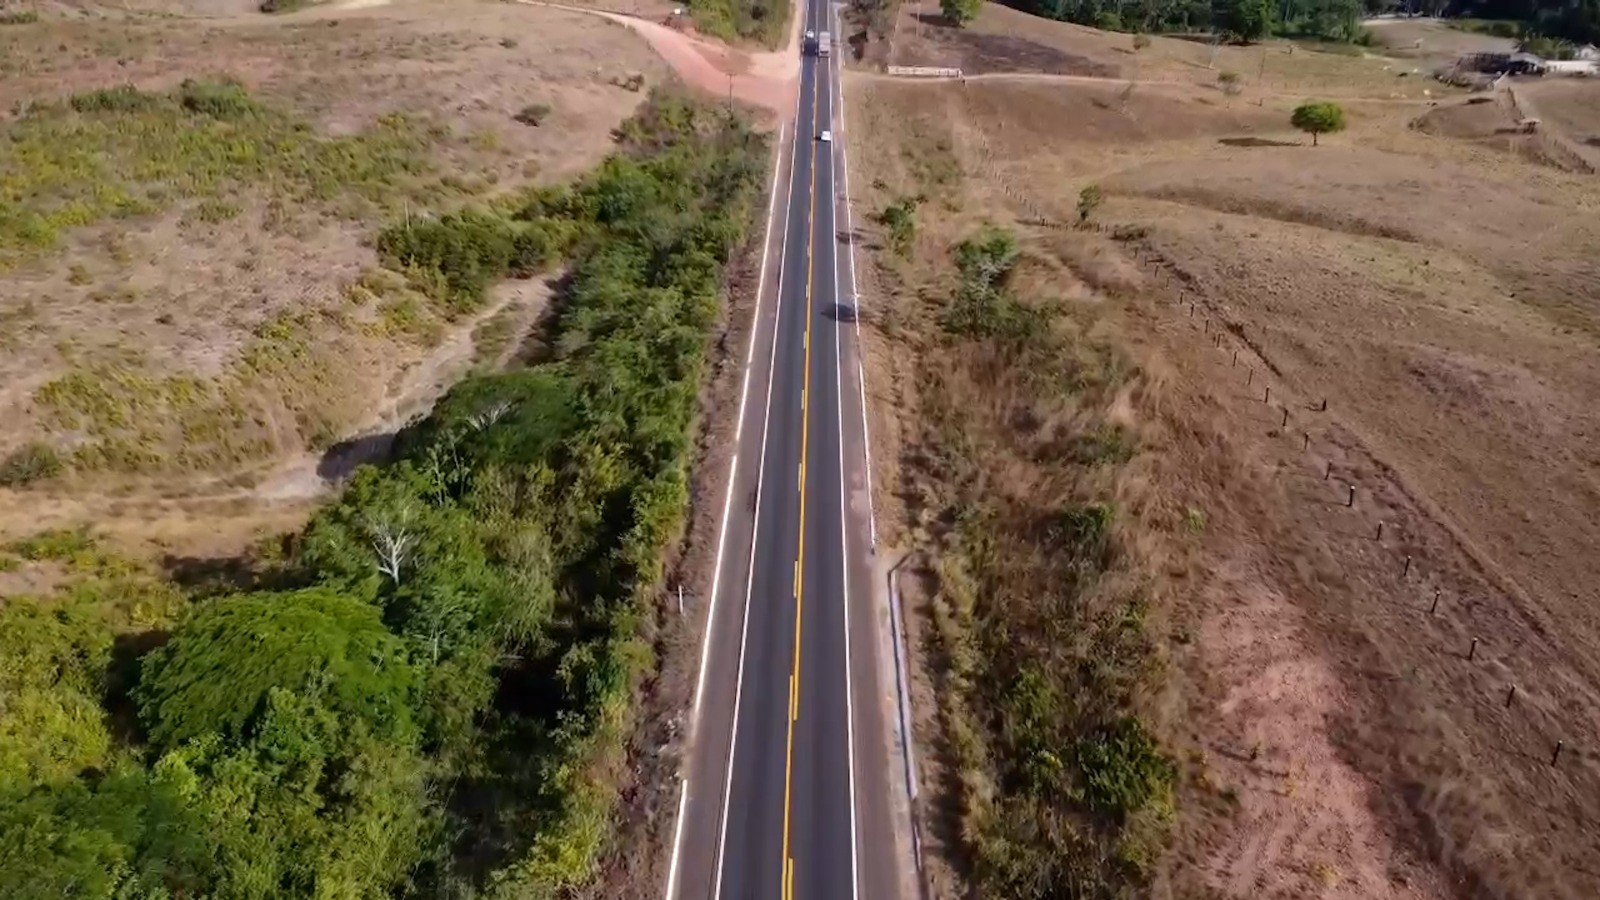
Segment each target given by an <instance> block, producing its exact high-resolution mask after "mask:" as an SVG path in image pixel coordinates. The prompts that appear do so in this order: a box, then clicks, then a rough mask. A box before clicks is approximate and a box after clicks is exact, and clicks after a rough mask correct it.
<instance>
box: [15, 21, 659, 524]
mask: <svg viewBox="0 0 1600 900" xmlns="http://www.w3.org/2000/svg"><path fill="white" fill-rule="evenodd" d="M134 6H135V7H138V4H134ZM235 7H236V4H215V3H204V4H197V3H190V4H186V5H181V6H175V7H173V8H171V9H167V8H162V9H161V10H159V12H160V13H161V14H160V15H155V14H148V15H147V14H143V13H128V12H124V11H117V12H108V11H104V10H101V9H99V8H97V7H92V6H83V7H81V8H74V7H66V6H62V7H53V6H52V7H49V8H45V9H44V12H43V14H42V16H41V18H40V20H39V21H38V22H36V23H27V24H17V25H8V26H4V27H0V109H3V110H6V112H5V113H0V129H4V130H5V131H6V133H7V136H8V139H9V140H10V141H11V144H10V146H11V147H12V151H13V152H11V153H10V154H7V155H5V156H0V199H4V200H5V201H6V204H7V207H6V210H7V211H6V212H5V213H4V214H0V322H3V323H4V327H3V328H0V350H3V352H0V420H3V421H5V422H6V428H5V429H4V430H3V432H0V470H3V471H0V474H3V475H4V476H5V479H4V480H5V482H6V483H7V484H8V485H9V486H10V487H11V488H12V489H13V492H8V491H7V490H6V488H5V487H0V497H3V498H4V499H3V500H0V509H4V510H7V511H8V512H6V513H5V514H4V515H3V517H0V535H5V534H13V533H16V532H19V531H31V530H34V529H37V528H38V527H40V526H42V525H54V524H65V523H68V522H71V521H74V520H81V519H88V518H93V519H96V520H98V521H99V522H101V523H102V524H103V525H106V526H108V527H110V528H111V529H112V530H113V531H116V530H118V529H123V530H126V531H129V532H133V533H136V534H137V535H138V536H140V537H157V536H160V535H161V534H162V532H163V529H172V530H174V531H175V532H182V533H183V534H184V535H186V536H187V537H196V536H198V537H200V538H203V537H204V536H205V535H208V534H216V533H218V532H228V531H229V530H230V528H232V529H233V530H234V531H235V532H237V531H241V530H242V531H243V532H245V533H248V531H249V529H250V528H251V527H252V526H253V523H254V522H255V521H256V517H257V516H258V515H259V516H261V517H263V518H262V521H266V522H270V523H271V524H273V525H278V524H281V517H279V518H278V521H273V520H274V516H273V514H271V513H270V511H269V512H263V511H262V510H263V509H264V508H265V507H263V506H261V505H259V504H258V503H257V502H256V501H267V506H269V507H270V506H271V504H272V503H274V502H278V501H284V502H290V501H295V500H296V499H298V498H303V497H308V496H310V495H313V494H316V493H317V492H318V491H319V490H320V489H321V485H322V478H321V477H320V475H327V474H338V472H339V471H342V470H344V469H345V468H347V467H348V466H349V465H350V464H351V461H352V460H353V459H357V458H359V456H360V454H361V452H362V446H361V445H357V446H354V447H350V446H343V445H341V442H343V441H345V440H346V439H348V438H351V437H354V436H356V435H358V434H362V433H365V432H368V431H370V430H375V429H376V430H383V429H387V428H392V427H393V426H394V425H395V424H396V423H397V422H398V421H399V420H402V419H403V418H404V417H405V416H406V415H407V414H409V413H410V412H412V411H414V410H416V409H418V408H421V407H423V406H425V404H426V403H427V402H429V401H430V400H431V398H432V397H434V396H436V395H437V393H438V391H439V390H440V389H441V388H442V387H443V386H445V385H447V384H448V383H449V382H450V381H452V380H453V379H455V378H457V377H460V375H461V374H463V373H464V372H465V371H467V370H468V369H469V368H470V367H472V366H473V365H488V364H493V363H495V362H497V361H499V360H500V359H503V358H505V357H506V356H508V355H509V354H512V353H514V352H515V351H516V345H517V343H518V341H519V340H520V339H521V338H522V336H523V335H524V333H525V332H526V331H527V330H528V328H530V327H531V326H532V324H533V322H534V320H535V319H536V318H537V314H538V312H539V310H540V308H541V307H542V305H543V288H542V287H540V286H537V285H535V284H533V283H531V282H518V283H512V284H510V285H509V286H505V287H503V288H499V289H497V290H496V292H495V293H494V294H493V295H492V297H491V301H490V303H489V304H488V305H487V306H486V307H481V308H453V307H451V306H449V305H445V304H441V303H439V302H436V301H432V300H429V299H428V298H427V297H426V296H425V295H424V293H423V292H421V291H418V290H415V289H413V287H412V286H409V285H407V283H406V279H405V278H404V277H402V276H401V275H399V274H396V273H385V272H383V271H381V263H380V260H379V257H378V254H377V252H376V251H375V249H374V237H375V236H376V233H377V232H378V230H379V229H380V228H381V227H382V226H384V225H386V224H390V223H393V222H397V221H401V220H402V219H403V218H404V217H406V216H412V217H419V216H424V215H428V214H430V213H431V212H433V211H436V210H445V209H452V208H455V207H457V206H460V205H462V204H464V203H470V202H474V201H479V200H484V199H487V198H489V197H491V196H493V195H496V194H499V193H503V192H506V191H508V190H513V189H515V188H516V187H518V186H519V185H524V184H529V183H548V182H554V181H559V180H564V179H567V178H570V177H572V176H574V175H576V174H578V173H580V172H582V171H584V170H586V169H587V168H589V167H590V166H591V165H592V164H593V163H594V162H595V161H596V160H598V159H599V158H600V157H601V156H602V155H604V154H605V153H606V152H608V150H609V149H610V148H611V146H612V140H611V134H610V133H611V130H612V128H613V127H615V126H616V125H617V124H618V123H619V122H620V121H621V120H622V119H623V118H625V117H626V116H627V115H629V114H630V113H631V112H632V111H633V110H634V109H635V108H636V107H637V105H638V104H639V103H640V101H641V100H642V99H643V97H644V92H643V90H644V89H648V86H649V85H652V84H656V83H659V82H660V81H661V80H662V79H663V78H665V77H667V73H666V70H665V68H664V66H663V65H662V64H661V62H660V61H659V58H658V57H657V56H656V55H655V54H654V53H653V52H652V51H651V50H650V49H649V47H648V46H647V45H646V44H645V42H644V41H642V40H640V39H639V38H637V37H636V36H634V35H633V34H631V33H630V32H629V31H628V30H627V29H625V28H622V27H620V26H617V25H614V24H611V23H608V22H605V21H602V20H599V19H597V18H593V17H588V16H584V15H578V14H573V13H568V12H562V11H556V10H550V9H544V8H539V7H532V6H510V5H505V4H497V3H487V2H485V3H466V4H459V3H455V4H439V3H433V2H415V3H397V4H393V5H383V6H372V5H370V4H368V5H365V6H364V7H362V8H351V9H336V8H331V7H322V8H317V9H313V10H309V11H306V12H302V13H296V14H292V15H280V16H266V15H261V14H257V13H254V12H253V11H250V10H245V9H238V8H235ZM191 17H197V18H191ZM189 79H193V80H194V82H195V83H193V84H191V85H189V86H187V87H185V86H184V83H185V82H186V80H189ZM235 83H236V85H235ZM129 85H131V86H132V87H133V88H134V89H136V90H134V91H128V90H125V89H124V87H123V86H129ZM96 91H100V92H102V93H94V92H96ZM213 95H215V96H213ZM217 97H220V98H221V99H220V100H218V99H216V98H217ZM230 104H231V105H230ZM335 448H336V452H334V453H332V454H329V455H327V456H324V454H325V453H327V452H328V451H330V450H331V449H335ZM319 470H320V471H319ZM201 515H203V516H205V517H206V520H205V524H204V525H203V526H200V527H198V528H196V527H189V526H186V525H184V524H183V522H184V521H185V520H193V519H194V518H195V517H196V516H201ZM152 518H154V519H158V520H166V521H165V524H161V525H157V526H151V525H150V524H149V521H148V520H150V519H152ZM230 523H233V524H231V525H230ZM235 525H236V526H237V527H234V526H235Z"/></svg>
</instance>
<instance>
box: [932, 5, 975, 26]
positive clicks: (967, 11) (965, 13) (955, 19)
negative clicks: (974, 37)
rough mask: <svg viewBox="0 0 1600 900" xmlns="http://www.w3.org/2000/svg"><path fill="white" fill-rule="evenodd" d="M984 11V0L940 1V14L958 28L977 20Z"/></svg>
mask: <svg viewBox="0 0 1600 900" xmlns="http://www.w3.org/2000/svg"><path fill="white" fill-rule="evenodd" d="M982 10H983V0H939V12H941V13H943V14H944V17H945V21H947V22H949V23H950V24H952V25H955V26H956V27H960V26H962V25H965V24H966V23H968V22H971V21H972V20H973V19H976V18H977V17H978V13H979V12H981V11H982Z"/></svg>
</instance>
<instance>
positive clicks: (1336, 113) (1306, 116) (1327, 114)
mask: <svg viewBox="0 0 1600 900" xmlns="http://www.w3.org/2000/svg"><path fill="white" fill-rule="evenodd" d="M1289 124H1291V125H1293V126H1294V127H1296V128H1298V129H1300V130H1301V131H1304V132H1308V133H1309V134H1310V135H1311V146H1313V147H1315V146H1316V145H1317V135H1319V134H1332V133H1334V132H1337V131H1343V130H1344V109H1343V108H1342V107H1340V106H1339V104H1337V103H1329V102H1327V101H1313V102H1311V103H1302V104H1300V105H1299V106H1297V107H1295V108H1294V113H1293V114H1291V115H1290V117H1289Z"/></svg>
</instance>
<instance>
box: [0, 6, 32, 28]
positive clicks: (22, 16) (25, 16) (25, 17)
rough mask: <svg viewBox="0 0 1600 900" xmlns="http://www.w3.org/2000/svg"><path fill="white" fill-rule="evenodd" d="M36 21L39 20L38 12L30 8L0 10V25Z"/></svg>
mask: <svg viewBox="0 0 1600 900" xmlns="http://www.w3.org/2000/svg"><path fill="white" fill-rule="evenodd" d="M37 21H39V14H38V13H36V12H34V11H33V10H31V9H8V10H3V11H0V25H32V24H33V23H35V22H37Z"/></svg>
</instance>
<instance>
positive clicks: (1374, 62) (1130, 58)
mask: <svg viewBox="0 0 1600 900" xmlns="http://www.w3.org/2000/svg"><path fill="white" fill-rule="evenodd" d="M1148 37H1149V39H1150V44H1149V46H1147V47H1144V48H1143V49H1135V48H1134V45H1133V35H1131V34H1119V33H1114V32H1105V31H1099V30H1096V29H1093V28H1088V27H1085V26H1082V25H1074V24H1071V23H1068V22H1048V21H1045V20H1042V19H1039V18H1038V17H1036V16H1032V15H1029V14H1027V13H1023V12H1019V11H1017V10H1014V9H1011V8H1010V7H1007V6H1002V5H1001V4H999V3H985V4H984V5H983V9H982V11H981V12H979V14H978V16H977V18H976V19H974V20H973V21H971V22H969V23H968V24H966V25H965V26H963V27H961V28H951V27H949V26H948V25H945V24H944V23H943V19H942V18H941V17H940V16H939V14H938V11H937V8H936V7H933V6H932V5H931V4H928V5H924V6H923V7H922V8H921V9H920V10H919V8H918V7H917V6H916V5H915V4H901V5H900V7H899V12H898V17H897V19H896V20H895V22H894V24H893V29H892V31H891V33H890V34H889V35H888V36H887V37H886V39H884V40H881V41H880V40H874V41H872V42H870V43H865V44H863V43H859V42H858V43H856V44H855V46H856V47H857V48H858V53H857V56H858V58H860V59H862V60H864V61H867V62H870V63H874V64H885V63H887V64H893V65H904V66H956V67H959V68H960V69H961V70H962V72H964V73H966V74H967V75H969V76H970V75H985V74H1001V73H1009V74H1015V73H1040V74H1051V75H1070V76H1087V77H1094V78H1112V79H1117V80H1119V81H1123V82H1128V81H1138V82H1167V83H1177V84H1185V85H1203V86H1208V87H1211V88H1213V89H1216V91H1217V95H1218V99H1219V100H1224V99H1227V98H1226V95H1225V94H1224V93H1223V92H1222V91H1221V90H1220V84H1219V76H1221V75H1222V74H1223V73H1232V74H1233V76H1236V77H1237V84H1238V85H1239V87H1240V89H1241V95H1242V96H1243V97H1244V98H1245V100H1246V101H1248V102H1254V101H1255V100H1256V99H1259V97H1260V95H1261V94H1267V95H1277V94H1284V95H1289V94H1302V93H1315V94H1318V95H1320V96H1335V97H1371V98H1386V99H1400V98H1412V99H1416V98H1422V97H1424V96H1428V95H1432V96H1439V95H1440V94H1441V93H1442V92H1444V91H1448V90H1449V89H1447V88H1445V87H1443V86H1442V85H1440V84H1438V83H1437V82H1434V81H1433V80H1432V79H1430V78H1427V77H1425V76H1426V72H1427V71H1428V70H1427V69H1423V70H1422V71H1421V73H1420V74H1419V73H1416V72H1413V70H1414V69H1417V68H1419V66H1418V64H1417V63H1416V62H1415V61H1412V60H1400V59H1390V58H1386V57H1383V56H1380V55H1377V52H1378V51H1374V52H1372V53H1363V52H1359V51H1350V52H1339V53H1335V52H1331V51H1330V50H1329V49H1328V48H1322V49H1318V48H1316V47H1315V45H1296V44H1294V43H1291V42H1288V41H1279V40H1272V41H1265V42H1262V43H1259V44H1254V45H1251V46H1233V45H1227V44H1222V45H1213V44H1212V43H1210V42H1209V41H1207V40H1205V39H1203V38H1199V39H1187V38H1176V37H1165V36H1159V35H1150V36H1148ZM1230 102H1233V101H1230Z"/></svg>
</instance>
